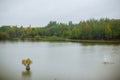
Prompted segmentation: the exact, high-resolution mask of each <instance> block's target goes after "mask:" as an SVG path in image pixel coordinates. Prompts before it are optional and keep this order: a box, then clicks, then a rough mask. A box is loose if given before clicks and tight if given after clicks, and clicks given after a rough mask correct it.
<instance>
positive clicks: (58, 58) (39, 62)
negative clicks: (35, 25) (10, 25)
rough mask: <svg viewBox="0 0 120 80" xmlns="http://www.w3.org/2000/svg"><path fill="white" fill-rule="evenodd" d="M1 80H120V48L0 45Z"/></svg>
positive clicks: (98, 45) (35, 44) (117, 46)
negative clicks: (27, 64) (25, 63)
mask: <svg viewBox="0 0 120 80" xmlns="http://www.w3.org/2000/svg"><path fill="white" fill-rule="evenodd" d="M25 58H31V59H32V60H33V64H31V71H29V72H27V71H26V70H25V67H24V66H23V65H22V64H21V60H22V59H25ZM106 58H107V59H106ZM105 61H107V62H108V63H107V64H104V62H105ZM0 80H120V44H97V43H96V44H92V43H72V42H27V41H26V42H22V41H19V42H9V41H6V42H0Z"/></svg>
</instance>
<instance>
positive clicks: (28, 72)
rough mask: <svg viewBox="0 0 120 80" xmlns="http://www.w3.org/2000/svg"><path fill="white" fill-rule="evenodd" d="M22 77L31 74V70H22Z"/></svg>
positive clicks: (27, 76) (28, 76)
mask: <svg viewBox="0 0 120 80" xmlns="http://www.w3.org/2000/svg"><path fill="white" fill-rule="evenodd" d="M21 75H22V77H24V78H30V77H31V76H32V71H22V74H21Z"/></svg>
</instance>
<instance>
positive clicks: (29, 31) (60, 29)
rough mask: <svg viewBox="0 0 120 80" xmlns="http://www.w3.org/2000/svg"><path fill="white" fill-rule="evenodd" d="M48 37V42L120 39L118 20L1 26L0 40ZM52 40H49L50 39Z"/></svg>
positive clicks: (119, 23) (119, 22) (119, 21)
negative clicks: (33, 25)
mask: <svg viewBox="0 0 120 80" xmlns="http://www.w3.org/2000/svg"><path fill="white" fill-rule="evenodd" d="M46 37H48V39H50V40H55V39H58V38H60V40H61V39H75V40H112V39H120V20H119V19H108V18H106V19H104V18H101V19H100V20H95V19H90V20H87V21H81V22H79V23H78V24H73V23H72V21H69V23H68V24H64V23H57V22H56V21H50V22H49V23H48V25H47V26H45V27H34V28H32V27H23V26H21V27H17V26H1V27H0V40H5V39H14V38H19V39H24V38H32V39H34V40H41V39H42V40H44V39H43V38H46ZM50 37H51V38H53V39H51V38H50Z"/></svg>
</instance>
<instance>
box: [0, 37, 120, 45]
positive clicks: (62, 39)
mask: <svg viewBox="0 0 120 80" xmlns="http://www.w3.org/2000/svg"><path fill="white" fill-rule="evenodd" d="M1 41H33V42H40V41H49V42H79V43H119V44H120V40H78V39H76V40H75V39H65V38H52V37H47V38H40V39H34V38H24V39H21V38H13V39H7V40H0V42H1Z"/></svg>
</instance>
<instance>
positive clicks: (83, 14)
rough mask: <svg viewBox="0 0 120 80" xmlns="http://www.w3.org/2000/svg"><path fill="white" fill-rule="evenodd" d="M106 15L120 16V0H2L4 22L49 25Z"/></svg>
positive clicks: (1, 22)
mask: <svg viewBox="0 0 120 80" xmlns="http://www.w3.org/2000/svg"><path fill="white" fill-rule="evenodd" d="M105 17H108V18H115V19H116V18H117V19H118V18H119V19H120V0H0V25H23V26H28V25H30V24H31V26H45V25H47V24H48V22H49V21H57V22H64V23H67V22H68V21H73V23H78V22H79V21H81V20H88V19H90V18H95V19H99V18H105Z"/></svg>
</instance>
